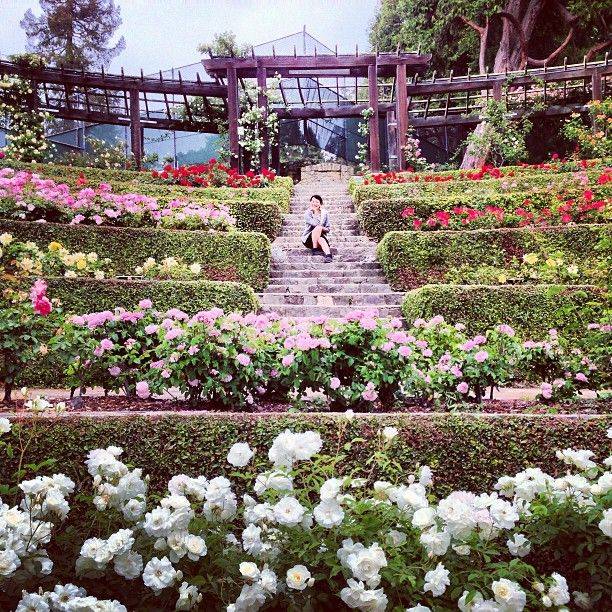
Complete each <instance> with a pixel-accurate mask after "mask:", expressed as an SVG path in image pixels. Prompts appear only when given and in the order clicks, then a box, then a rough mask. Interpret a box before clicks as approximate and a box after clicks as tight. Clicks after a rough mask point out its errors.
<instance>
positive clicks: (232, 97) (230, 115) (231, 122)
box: [227, 66, 240, 168]
mask: <svg viewBox="0 0 612 612" xmlns="http://www.w3.org/2000/svg"><path fill="white" fill-rule="evenodd" d="M227 120H228V131H229V149H230V166H231V167H232V168H239V167H240V145H239V144H238V79H237V77H236V67H235V66H229V67H228V68H227Z"/></svg>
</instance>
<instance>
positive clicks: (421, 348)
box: [49, 300, 612, 410]
mask: <svg viewBox="0 0 612 612" xmlns="http://www.w3.org/2000/svg"><path fill="white" fill-rule="evenodd" d="M132 303H133V302H132ZM400 328H401V321H399V320H397V319H393V320H391V321H389V320H386V319H375V318H374V316H373V315H372V314H370V313H363V312H355V313H352V314H351V315H349V316H348V317H347V320H324V319H321V320H317V321H313V322H309V323H305V322H296V321H293V320H290V319H289V320H280V321H279V320H277V317H275V316H271V317H266V316H265V315H252V314H248V315H245V316H242V317H241V316H240V315H239V314H237V313H235V312H234V313H231V314H229V315H223V311H222V310H219V309H212V310H208V311H206V312H198V313H197V314H195V315H194V316H193V317H190V316H189V315H188V314H186V313H185V312H183V311H181V310H178V309H176V308H174V309H171V310H166V308H163V309H162V310H161V312H158V311H157V310H153V309H152V303H151V301H150V300H145V301H143V302H141V303H140V304H139V307H138V308H136V309H134V310H128V311H126V310H124V309H116V310H115V311H112V310H110V309H107V310H103V311H98V312H93V313H89V314H83V315H79V316H74V317H71V318H69V319H68V320H67V321H66V323H65V325H64V326H63V328H62V330H60V332H58V333H57V334H56V338H55V340H54V341H53V342H52V343H51V345H50V348H51V349H52V353H53V351H56V352H57V355H54V354H52V355H51V357H50V358H49V361H53V362H54V363H56V364H57V363H58V362H59V361H60V360H64V361H65V363H66V372H67V374H68V377H69V379H70V383H69V386H70V387H72V388H77V387H79V386H84V387H90V386H100V387H103V388H104V389H106V390H109V391H117V390H120V389H124V390H126V392H128V391H129V392H130V393H131V394H133V393H134V389H137V388H138V385H141V387H142V388H141V392H140V396H141V397H145V398H146V397H148V396H149V395H151V394H159V395H163V394H164V393H166V392H169V391H170V389H175V390H178V391H179V392H180V393H181V394H182V396H183V397H184V398H185V399H186V400H188V401H189V402H190V403H191V405H192V406H197V405H199V404H201V403H202V402H204V403H206V405H208V406H210V405H212V406H213V407H214V406H216V405H218V404H222V405H224V406H227V407H244V406H248V405H253V404H256V403H257V402H258V399H259V398H262V399H264V400H265V399H267V398H270V397H273V398H276V399H277V400H280V401H285V402H288V401H289V400H292V401H293V403H294V404H295V405H297V406H300V405H301V404H302V398H303V397H304V395H305V394H308V392H309V391H317V392H319V396H320V400H324V399H326V400H327V401H328V402H329V405H330V407H332V408H334V409H338V408H343V407H347V406H350V407H354V408H359V409H363V410H372V409H375V408H376V407H377V406H378V405H379V404H380V403H382V404H383V405H388V404H390V403H391V402H393V401H394V400H397V401H398V402H401V403H402V404H405V403H407V402H409V403H412V404H417V405H422V406H431V405H436V404H439V403H443V404H444V405H447V406H448V405H451V406H452V405H456V404H458V403H464V402H480V401H481V400H482V397H483V395H484V394H485V393H486V391H487V389H488V388H489V387H499V386H503V385H508V384H510V383H512V382H513V381H525V380H529V381H533V382H534V383H535V384H541V383H547V384H548V385H550V384H551V383H554V387H551V388H550V389H548V387H547V391H546V396H545V397H546V398H547V399H558V398H561V397H572V396H573V395H574V394H575V393H577V392H578V391H580V390H581V389H583V388H589V389H592V390H595V391H597V390H599V389H602V388H605V386H606V384H607V382H608V380H609V376H608V374H609V370H610V368H609V364H607V363H606V354H607V352H606V350H605V349H604V350H603V351H594V357H593V359H596V360H597V364H599V366H600V368H601V369H599V368H598V367H597V366H596V364H595V363H594V361H593V360H592V359H591V357H590V355H589V354H588V353H585V352H583V351H581V350H580V349H579V348H578V347H577V346H576V345H575V344H573V343H568V342H566V341H565V340H563V339H562V338H559V337H558V336H557V335H556V332H555V335H554V336H553V333H552V332H551V333H550V334H549V335H546V336H545V337H544V339H543V342H534V341H532V340H530V341H529V342H524V343H523V342H522V341H521V339H520V338H519V337H518V336H517V335H516V333H515V332H514V330H513V329H512V328H511V327H509V326H508V325H500V326H498V327H496V328H492V329H490V330H487V332H486V334H480V335H478V336H476V337H474V338H472V337H470V336H467V335H465V334H464V333H462V330H461V326H460V325H457V326H454V327H453V326H451V325H448V324H446V323H445V322H444V320H443V319H442V317H440V316H437V317H434V318H432V319H431V320H430V321H425V320H423V319H420V320H417V321H415V322H414V325H413V327H412V328H410V329H409V330H407V331H403V330H401V329H400ZM610 329H612V328H611V326H610V325H604V326H599V327H597V329H589V330H585V331H584V333H585V335H587V336H590V335H596V336H597V338H599V339H601V338H603V337H605V334H606V333H608V332H609V331H610ZM588 346H589V350H591V351H592V350H593V343H591V344H589V345H588ZM608 352H609V351H608ZM536 363H537V364H538V367H537V368H534V364H536Z"/></svg>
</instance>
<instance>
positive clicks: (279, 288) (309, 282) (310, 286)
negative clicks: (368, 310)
mask: <svg viewBox="0 0 612 612" xmlns="http://www.w3.org/2000/svg"><path fill="white" fill-rule="evenodd" d="M321 280H322V279H321ZM336 280H337V281H338V282H336V283H324V282H320V283H317V282H315V281H314V279H308V278H298V279H295V280H294V281H290V280H289V279H283V280H282V282H280V283H277V282H275V283H274V284H272V283H271V284H269V285H268V286H267V287H266V290H265V293H292V294H296V293H317V294H326V293H389V292H390V291H391V287H389V285H388V284H387V283H375V282H370V280H369V279H366V278H364V279H363V282H360V283H350V282H349V283H346V282H341V279H336ZM344 280H347V279H344Z"/></svg>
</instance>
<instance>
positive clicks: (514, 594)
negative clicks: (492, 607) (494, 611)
mask: <svg viewBox="0 0 612 612" xmlns="http://www.w3.org/2000/svg"><path fill="white" fill-rule="evenodd" d="M491 590H492V591H493V595H494V596H495V601H496V602H497V603H498V604H501V605H502V606H503V607H504V610H508V611H513V612H520V611H521V610H522V609H523V608H524V607H525V604H526V603H527V595H525V592H524V591H523V590H522V589H521V587H520V586H519V585H518V584H517V583H516V582H513V581H512V580H508V579H507V578H500V579H499V580H496V581H495V582H493V584H492V585H491Z"/></svg>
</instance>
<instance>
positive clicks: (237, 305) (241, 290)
mask: <svg viewBox="0 0 612 612" xmlns="http://www.w3.org/2000/svg"><path fill="white" fill-rule="evenodd" d="M46 280H47V283H48V286H49V289H48V294H49V296H50V297H51V298H53V299H56V298H57V299H59V300H60V301H61V304H62V308H63V310H64V312H70V313H76V314H83V313H87V312H96V311H100V310H114V309H115V307H116V306H124V307H125V308H133V307H135V306H136V305H137V304H138V302H139V301H140V300H142V299H146V298H149V299H151V300H152V301H153V305H154V307H155V308H156V309H157V310H166V309H168V308H179V309H181V310H184V311H185V312H187V313H188V314H195V313H196V312H198V311H200V310H207V309H209V308H213V307H218V308H222V309H223V310H225V311H226V312H231V311H234V310H237V311H240V312H251V311H254V310H257V308H258V306H259V304H258V301H257V296H256V295H255V293H254V292H253V290H252V289H251V288H250V287H248V286H246V285H243V284H241V283H233V282H227V281H222V282H218V281H146V280H145V281H130V280H113V279H107V280H96V279H93V278H49V279H46Z"/></svg>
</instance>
